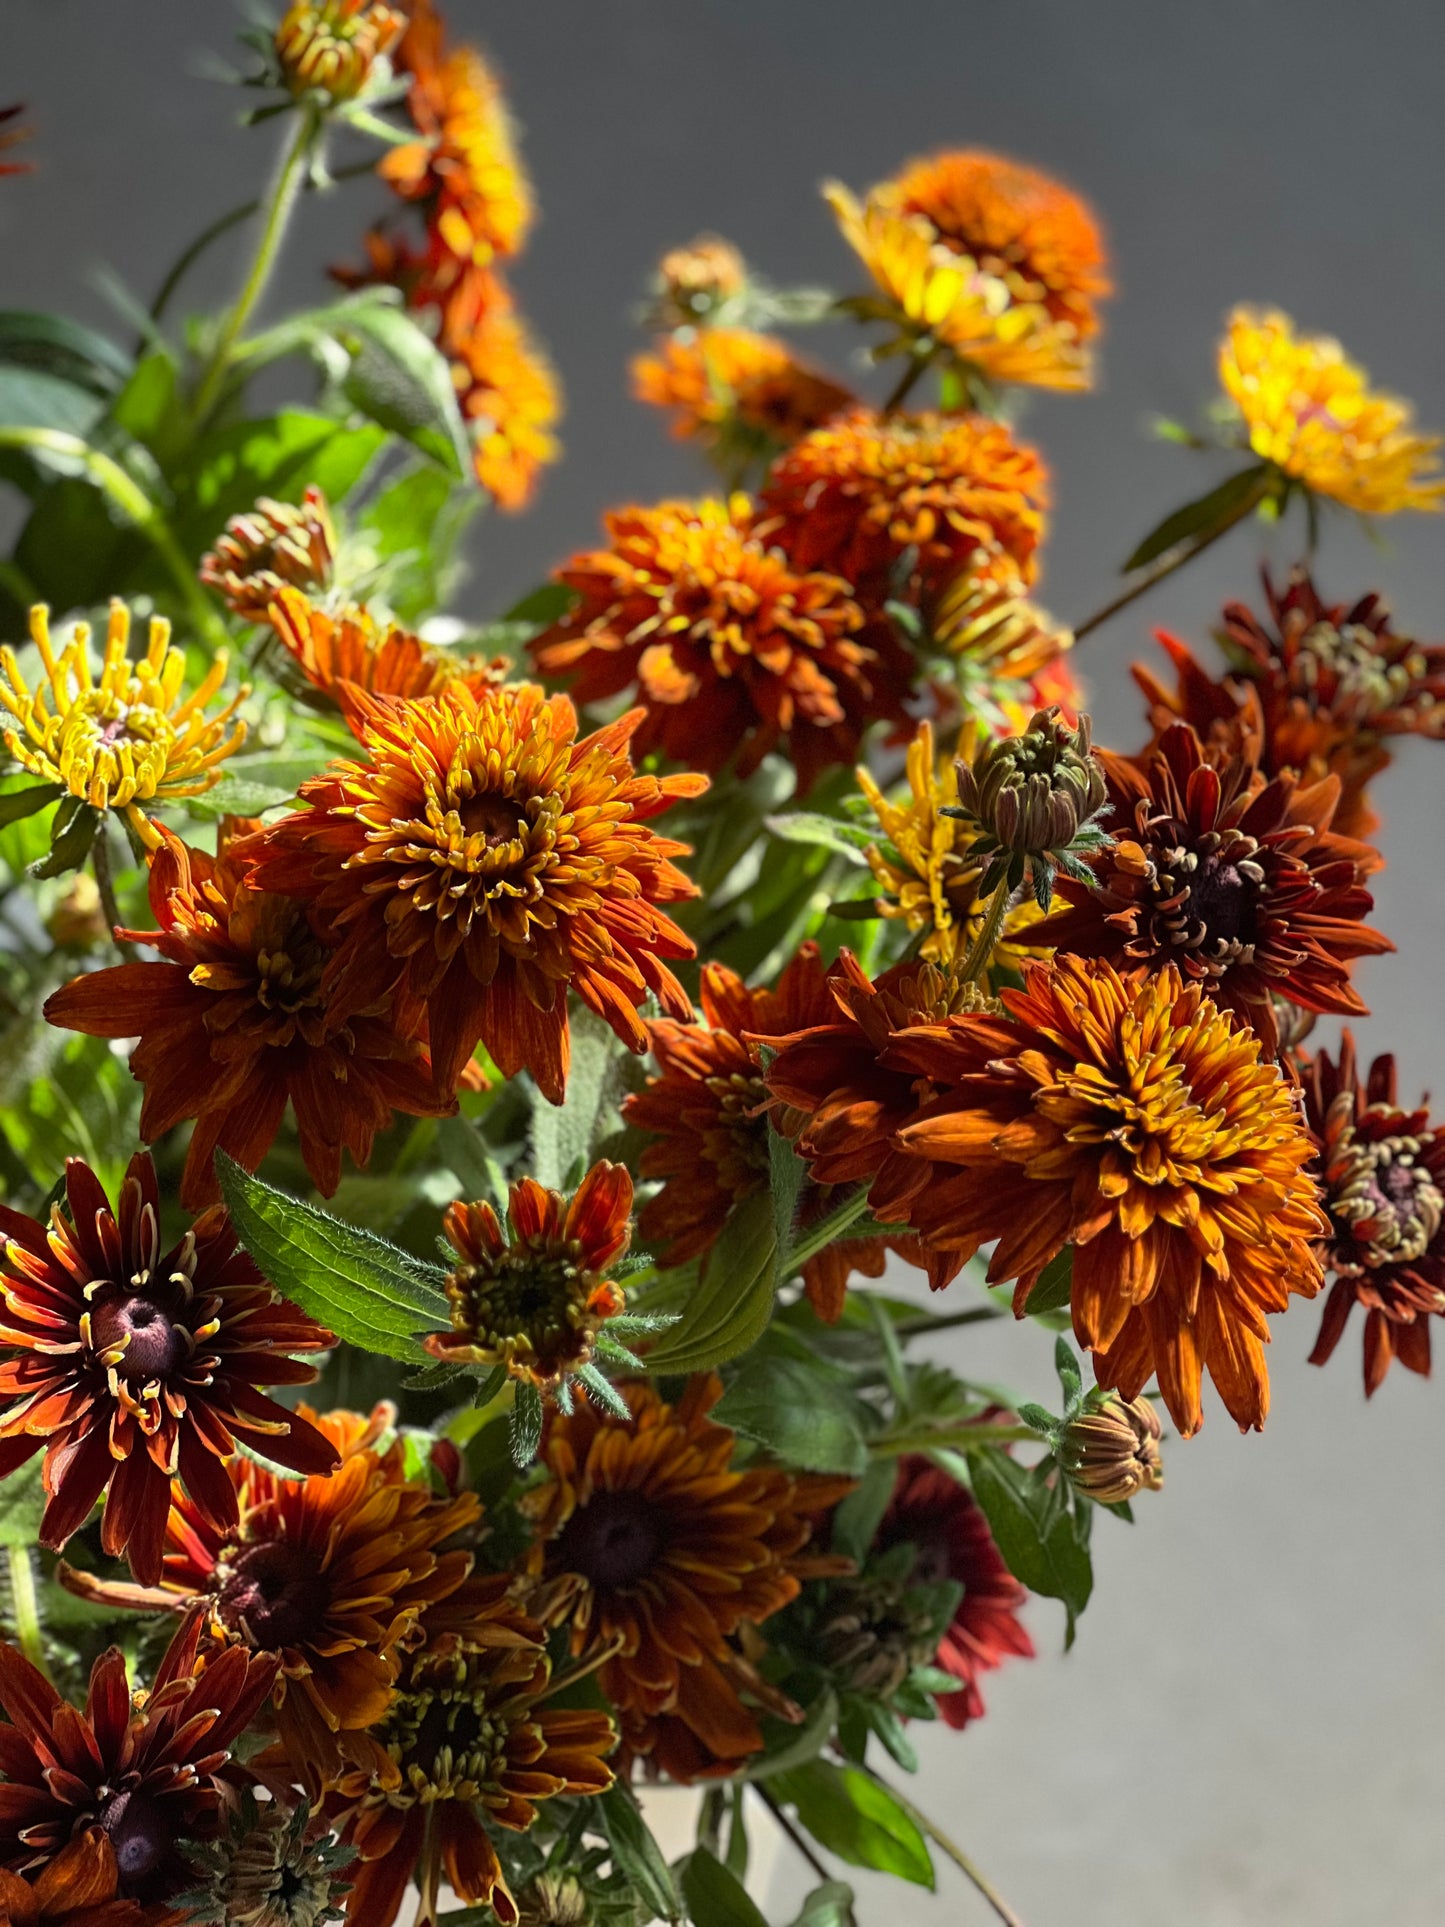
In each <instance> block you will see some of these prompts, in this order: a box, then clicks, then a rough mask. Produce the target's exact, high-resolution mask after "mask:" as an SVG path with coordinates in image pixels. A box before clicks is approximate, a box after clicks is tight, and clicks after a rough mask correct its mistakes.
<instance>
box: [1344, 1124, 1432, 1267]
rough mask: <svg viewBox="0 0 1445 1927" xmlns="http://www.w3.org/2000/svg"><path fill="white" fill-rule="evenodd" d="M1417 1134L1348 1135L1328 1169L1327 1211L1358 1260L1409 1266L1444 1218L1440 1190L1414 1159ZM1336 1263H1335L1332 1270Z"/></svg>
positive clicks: (1370, 1264)
mask: <svg viewBox="0 0 1445 1927" xmlns="http://www.w3.org/2000/svg"><path fill="white" fill-rule="evenodd" d="M1422 1148H1423V1147H1422V1145H1421V1143H1420V1140H1419V1139H1418V1138H1413V1137H1387V1138H1381V1139H1379V1140H1377V1141H1376V1142H1375V1143H1373V1144H1370V1143H1365V1142H1363V1141H1361V1140H1360V1139H1358V1138H1355V1137H1354V1136H1353V1135H1351V1136H1350V1137H1348V1138H1347V1139H1346V1140H1345V1143H1344V1144H1343V1145H1342V1146H1341V1154H1340V1155H1339V1156H1338V1157H1337V1158H1336V1159H1335V1161H1334V1162H1332V1164H1331V1166H1330V1169H1329V1172H1328V1174H1327V1175H1328V1178H1329V1210H1330V1215H1331V1216H1332V1217H1333V1218H1334V1219H1335V1221H1336V1222H1337V1223H1338V1224H1340V1225H1342V1226H1343V1227H1344V1229H1345V1232H1346V1235H1347V1237H1348V1238H1349V1241H1350V1245H1351V1249H1352V1255H1353V1256H1354V1257H1355V1258H1356V1259H1357V1261H1358V1263H1359V1264H1362V1265H1365V1266H1368V1267H1369V1268H1371V1269H1372V1270H1373V1269H1377V1268H1378V1267H1380V1266H1382V1265H1399V1264H1413V1263H1414V1262H1415V1261H1416V1260H1417V1259H1419V1258H1423V1257H1424V1255H1425V1253H1426V1252H1427V1251H1428V1250H1429V1248H1430V1246H1431V1244H1432V1243H1433V1241H1434V1238H1435V1235H1436V1233H1437V1232H1438V1231H1439V1229H1440V1225H1441V1222H1442V1219H1445V1194H1442V1193H1441V1191H1440V1189H1439V1187H1438V1185H1436V1183H1435V1182H1434V1179H1433V1176H1432V1174H1431V1173H1430V1171H1428V1170H1427V1169H1426V1168H1425V1166H1423V1165H1420V1164H1416V1163H1415V1159H1416V1157H1417V1156H1418V1155H1419V1153H1420V1151H1421V1150H1422ZM1340 1268H1341V1267H1340V1266H1339V1265H1338V1264H1337V1265H1336V1269H1340Z"/></svg>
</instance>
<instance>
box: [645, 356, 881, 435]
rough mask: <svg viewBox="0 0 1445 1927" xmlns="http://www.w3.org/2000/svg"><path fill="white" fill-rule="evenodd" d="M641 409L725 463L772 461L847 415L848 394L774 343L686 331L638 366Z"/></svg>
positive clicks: (849, 396) (816, 370)
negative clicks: (663, 415) (661, 413)
mask: <svg viewBox="0 0 1445 1927" xmlns="http://www.w3.org/2000/svg"><path fill="white" fill-rule="evenodd" d="M632 392H633V394H634V395H635V396H636V397H637V399H638V401H642V402H647V403H648V404H649V405H650V406H651V407H653V408H665V409H668V410H669V411H670V412H671V414H672V432H673V434H674V435H676V436H677V437H678V439H679V440H681V441H688V440H696V441H700V442H702V443H703V444H704V445H705V446H706V447H709V448H717V449H719V450H720V452H721V453H722V454H723V455H725V456H726V455H730V454H733V453H736V454H742V453H744V452H749V453H759V454H763V455H767V454H771V453H773V452H774V451H775V450H777V449H780V448H787V447H789V446H790V445H791V444H792V443H794V442H796V441H797V440H798V438H799V436H801V435H806V434H808V433H809V431H810V430H812V429H815V428H818V427H820V426H821V424H822V423H824V422H825V421H827V420H829V419H830V417H832V416H834V415H836V414H837V413H838V412H839V411H840V410H841V409H844V408H847V407H848V406H849V405H850V404H851V403H852V401H853V396H852V394H851V393H850V392H849V390H848V389H846V388H842V387H840V386H839V384H838V383H837V382H836V381H834V380H832V378H831V377H830V376H828V375H825V374H823V373H822V372H821V371H820V370H819V369H817V368H813V367H811V366H810V365H809V364H808V363H807V362H805V361H800V360H799V359H798V357H797V356H796V355H795V354H794V353H793V351H792V349H791V348H790V347H789V346H788V344H787V342H785V341H782V340H780V339H779V338H778V337H777V336H776V335H765V334H758V333H756V332H755V331H754V330H753V329H751V328H702V329H698V330H693V329H688V330H686V331H685V332H683V333H680V334H673V335H668V336H667V337H666V338H665V339H664V340H663V341H661V342H659V343H658V345H657V348H656V349H655V350H654V352H653V353H652V354H648V355H638V356H637V357H636V359H635V360H634V361H633V363H632Z"/></svg>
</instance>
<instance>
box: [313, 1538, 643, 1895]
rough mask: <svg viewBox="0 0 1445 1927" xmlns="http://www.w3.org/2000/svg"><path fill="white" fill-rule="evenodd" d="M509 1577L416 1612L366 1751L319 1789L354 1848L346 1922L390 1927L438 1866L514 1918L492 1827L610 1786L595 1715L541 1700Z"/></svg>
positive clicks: (607, 1729) (533, 1635)
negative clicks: (410, 1889) (561, 1798)
mask: <svg viewBox="0 0 1445 1927" xmlns="http://www.w3.org/2000/svg"><path fill="white" fill-rule="evenodd" d="M512 1583H513V1582H512V1576H511V1574H509V1573H501V1574H498V1575H497V1576H495V1577H492V1578H486V1579H482V1578H474V1579H472V1580H469V1581H468V1582H467V1584H466V1585H465V1586H464V1587H462V1589H461V1590H460V1591H459V1592H456V1593H453V1594H452V1595H451V1597H450V1598H448V1599H444V1600H442V1601H441V1602H440V1604H438V1605H433V1606H431V1607H429V1608H428V1610H427V1611H426V1612H425V1613H424V1614H423V1616H422V1619H421V1621H420V1623H419V1625H418V1627H417V1630H416V1635H415V1637H414V1638H413V1640H412V1641H411V1642H410V1643H409V1646H408V1650H407V1651H406V1653H405V1654H404V1656H403V1660H402V1673H401V1678H400V1680H399V1682H398V1685H397V1691H396V1694H395V1697H394V1698H393V1700H392V1703H391V1707H390V1709H389V1711H388V1712H387V1713H386V1714H385V1716H384V1717H383V1718H382V1719H381V1720H380V1721H379V1722H378V1724H377V1725H376V1727H375V1728H374V1731H373V1735H372V1739H373V1744H372V1748H371V1754H372V1757H371V1758H370V1760H369V1761H368V1762H367V1763H366V1764H365V1765H358V1766H357V1767H355V1768H352V1769H348V1770H347V1771H345V1772H343V1773H342V1774H341V1776H340V1777H339V1779H338V1780H337V1782H336V1784H335V1786H334V1788H333V1790H332V1792H331V1794H330V1796H329V1797H328V1800H327V1803H326V1811H327V1815H328V1817H329V1818H330V1820H331V1822H332V1824H333V1826H335V1827H336V1828H337V1830H338V1831H339V1832H340V1833H341V1835H342V1838H343V1839H344V1840H345V1842H346V1843H347V1845H349V1846H352V1847H354V1848H355V1850H356V1856H357V1864H356V1866H355V1867H354V1869H352V1870H351V1871H350V1872H349V1873H348V1878H349V1880H350V1882H351V1894H350V1898H349V1900H348V1902H347V1909H346V1918H347V1921H348V1923H349V1927H391V1923H392V1921H394V1920H395V1918H396V1916H397V1912H398V1909H399V1908H400V1906H401V1901H402V1896H403V1895H404V1894H405V1892H406V1888H407V1883H408V1882H409V1881H410V1880H412V1879H413V1878H415V1880H416V1881H417V1884H418V1885H419V1886H420V1887H421V1888H422V1891H423V1892H424V1893H427V1892H429V1893H431V1894H433V1895H435V1893H436V1889H437V1877H438V1867H439V1864H440V1866H441V1867H444V1868H445V1871H446V1878H447V1883H448V1885H449V1886H451V1888H452V1889H453V1891H454V1892H455V1893H456V1895H457V1898H458V1899H459V1900H463V1901H466V1902H469V1903H472V1904H486V1905H488V1906H490V1907H491V1909H492V1911H493V1913H494V1914H495V1915H496V1917H497V1920H498V1921H499V1922H502V1923H507V1924H509V1927H515V1923H516V1922H517V1920H518V1918H519V1915H518V1909H517V1903H516V1901H515V1900H514V1899H513V1897H512V1893H511V1890H510V1888H509V1887H508V1885H507V1880H506V1876H505V1874H504V1873H503V1871H502V1866H501V1862H500V1861H499V1860H498V1858H497V1850H496V1847H495V1845H494V1843H493V1841H492V1837H491V1830H492V1829H493V1828H496V1827H501V1828H503V1829H505V1830H506V1831H508V1832H514V1833H524V1832H525V1831H526V1830H527V1829H528V1828H529V1827H530V1826H532V1825H533V1823H534V1822H535V1821H536V1818H537V1807H538V1805H539V1804H540V1803H541V1802H542V1801H543V1800H550V1799H553V1798H555V1797H556V1796H557V1795H558V1794H576V1795H581V1796H589V1795H593V1794H598V1793H604V1792H606V1790H607V1788H608V1787H609V1786H610V1785H611V1784H612V1771H611V1769H610V1767H608V1765H607V1764H606V1761H605V1758H604V1755H606V1754H607V1753H610V1752H611V1750H612V1748H613V1746H614V1745H615V1744H616V1737H617V1736H616V1730H615V1728H614V1727H613V1724H612V1722H611V1720H610V1719H609V1718H608V1717H607V1715H606V1714H605V1713H594V1712H589V1711H586V1710H583V1709H579V1710H572V1709H556V1710H554V1709H550V1708H547V1707H545V1706H543V1705H542V1703H541V1702H542V1701H543V1700H545V1698H546V1697H547V1695H548V1693H549V1692H552V1691H555V1690H556V1683H554V1682H553V1680H552V1678H551V1671H552V1669H551V1662H550V1661H549V1659H548V1657H547V1649H546V1646H545V1644H544V1643H543V1642H544V1640H545V1633H544V1631H543V1629H542V1627H541V1626H540V1625H539V1624H538V1622H537V1621H536V1620H535V1619H532V1618H530V1617H529V1616H528V1615H527V1614H526V1613H525V1612H524V1611H523V1610H521V1608H519V1607H518V1606H517V1605H515V1604H514V1603H512V1601H511V1600H509V1598H508V1596H507V1595H508V1590H509V1588H510V1587H511V1585H512Z"/></svg>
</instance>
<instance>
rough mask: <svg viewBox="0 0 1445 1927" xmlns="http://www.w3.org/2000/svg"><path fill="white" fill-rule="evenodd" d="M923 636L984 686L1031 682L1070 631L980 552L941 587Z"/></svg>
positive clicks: (998, 562)
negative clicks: (979, 679) (984, 681)
mask: <svg viewBox="0 0 1445 1927" xmlns="http://www.w3.org/2000/svg"><path fill="white" fill-rule="evenodd" d="M929 634H930V637H931V639H932V641H933V643H934V645H935V647H936V648H938V649H939V650H940V651H941V652H942V653H943V654H944V655H947V656H950V657H952V658H953V659H954V660H955V661H956V662H959V663H962V664H964V665H966V666H967V668H968V669H969V670H970V672H972V673H976V674H977V675H979V676H980V677H982V678H986V679H987V680H988V681H989V682H990V683H994V682H1032V681H1033V679H1034V678H1035V677H1036V676H1038V675H1040V674H1041V673H1042V672H1043V671H1044V670H1045V669H1048V668H1050V667H1051V666H1052V665H1053V664H1054V663H1056V662H1058V661H1059V659H1060V658H1061V657H1062V656H1063V655H1064V654H1065V653H1066V652H1067V651H1068V650H1070V649H1072V648H1073V646H1074V632H1073V630H1072V629H1063V628H1060V627H1059V625H1058V624H1057V623H1056V622H1055V621H1054V619H1053V617H1052V616H1050V615H1048V614H1047V613H1046V612H1045V611H1044V610H1042V609H1040V608H1039V607H1038V605H1037V604H1036V603H1033V602H1030V601H1029V599H1028V597H1027V596H1026V595H1025V593H1024V585H1023V583H1022V581H1021V580H1020V579H1019V577H1018V576H1017V575H1016V574H1015V573H1013V571H1012V570H1011V569H1010V568H1009V567H1008V558H1007V557H1006V556H1001V555H999V554H997V553H996V552H990V551H986V550H979V551H977V552H975V554H974V555H973V557H972V558H971V559H970V561H969V562H968V564H967V565H966V566H965V567H964V568H963V569H961V570H960V571H959V572H958V574H956V575H955V576H953V577H952V578H951V579H950V580H949V581H948V582H946V583H945V584H944V585H943V587H942V589H941V590H940V591H939V593H938V596H937V599H936V600H935V601H934V603H933V605H932V607H931V608H930V610H929ZM1026 720H1027V719H1026Z"/></svg>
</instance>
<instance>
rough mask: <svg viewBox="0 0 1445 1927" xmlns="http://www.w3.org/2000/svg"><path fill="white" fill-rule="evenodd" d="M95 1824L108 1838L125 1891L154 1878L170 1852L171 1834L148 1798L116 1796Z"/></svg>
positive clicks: (143, 1795)
mask: <svg viewBox="0 0 1445 1927" xmlns="http://www.w3.org/2000/svg"><path fill="white" fill-rule="evenodd" d="M96 1820H97V1823H98V1824H99V1825H100V1827H101V1828H102V1829H103V1831H104V1832H105V1833H106V1834H107V1835H108V1836H109V1839H110V1844H111V1847H112V1849H113V1850H114V1853H115V1864H116V1867H117V1869H118V1871H119V1873H120V1884H121V1887H122V1889H123V1890H124V1889H125V1888H127V1887H128V1886H132V1885H134V1884H136V1883H138V1882H140V1881H143V1880H145V1879H146V1878H147V1876H148V1875H150V1874H153V1873H154V1872H155V1871H156V1869H157V1868H158V1867H159V1866H160V1864H161V1862H162V1861H163V1860H164V1859H165V1857H166V1855H167V1854H168V1853H169V1852H170V1849H171V1830H170V1828H169V1827H168V1826H167V1825H166V1820H165V1815H164V1814H163V1812H162V1811H161V1807H160V1803H159V1801H156V1800H153V1799H152V1798H151V1797H150V1796H149V1794H146V1793H142V1792H139V1791H127V1792H124V1793H113V1794H112V1795H111V1796H110V1798H109V1799H108V1800H107V1801H106V1802H105V1804H104V1806H102V1808H101V1809H100V1812H99V1813H98V1814H97V1815H96Z"/></svg>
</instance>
